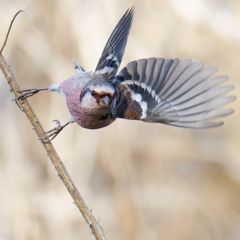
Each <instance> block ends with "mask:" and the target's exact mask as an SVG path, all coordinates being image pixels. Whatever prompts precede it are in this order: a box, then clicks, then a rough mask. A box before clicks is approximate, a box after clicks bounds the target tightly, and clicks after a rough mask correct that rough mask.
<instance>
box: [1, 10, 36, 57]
mask: <svg viewBox="0 0 240 240" xmlns="http://www.w3.org/2000/svg"><path fill="white" fill-rule="evenodd" d="M20 12H25V13H27V14H28V16H29V17H30V18H31V19H32V16H31V14H30V13H29V12H28V11H27V10H25V9H20V10H19V11H18V12H17V13H16V14H15V15H14V17H13V19H12V21H11V23H10V26H9V28H8V32H7V35H6V38H5V41H4V43H3V45H2V48H1V51H0V55H1V54H2V51H3V49H4V47H5V46H6V44H7V40H8V36H9V33H10V31H11V28H12V25H13V22H14V20H15V18H16V17H17V15H18V14H19V13H20Z"/></svg>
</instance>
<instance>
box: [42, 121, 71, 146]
mask: <svg viewBox="0 0 240 240" xmlns="http://www.w3.org/2000/svg"><path fill="white" fill-rule="evenodd" d="M53 122H56V124H57V126H56V127H55V128H52V129H50V130H49V131H47V132H45V135H46V136H45V137H43V138H39V140H41V141H47V142H51V141H52V140H53V139H54V138H55V137H56V136H57V135H58V134H59V133H60V132H61V131H62V130H63V128H65V127H66V126H67V125H68V124H69V123H70V122H67V123H66V124H64V125H61V124H60V121H58V120H53Z"/></svg>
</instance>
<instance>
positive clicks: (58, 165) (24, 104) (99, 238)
mask: <svg viewBox="0 0 240 240" xmlns="http://www.w3.org/2000/svg"><path fill="white" fill-rule="evenodd" d="M20 12H21V11H20ZM18 13H19V12H18ZM18 13H17V14H18ZM17 14H16V15H15V16H14V18H13V20H12V21H11V24H10V27H9V30H8V34H7V37H8V35H9V32H10V28H11V26H12V23H13V21H14V19H15V17H16V16H17ZM7 37H6V40H5V42H4V44H3V47H2V49H3V48H4V46H5V45H6V41H7ZM1 51H2V50H1ZM0 68H1V70H2V72H3V74H4V76H5V78H6V79H7V82H8V84H9V85H10V87H11V90H12V91H13V93H14V94H15V97H18V96H19V95H20V93H19V91H20V87H19V85H18V83H17V81H16V79H15V77H14V74H13V72H12V70H11V68H10V66H9V65H8V64H7V62H6V60H5V59H4V57H3V55H0ZM16 103H17V105H18V106H19V108H20V109H21V110H22V111H23V112H24V113H25V114H26V116H27V118H28V120H29V121H30V122H31V124H32V126H33V129H34V130H35V132H36V133H37V135H38V138H43V137H45V131H44V130H43V127H42V125H41V123H40V122H39V120H38V118H37V116H36V115H35V113H34V111H33V109H32V107H31V106H30V104H29V103H28V101H27V100H26V99H23V100H16ZM42 145H43V147H44V149H45V151H46V152H47V155H48V157H49V158H50V160H51V161H52V163H53V165H54V167H55V169H56V171H57V174H58V176H59V177H60V178H61V179H62V181H63V183H64V185H65V187H66V188H67V190H68V192H69V193H70V194H71V196H72V198H73V200H74V203H75V204H76V206H77V207H78V209H79V210H80V212H81V213H82V215H83V217H84V219H85V220H86V222H87V224H88V226H89V227H90V229H91V231H92V234H93V235H94V237H95V239H96V240H106V239H107V237H106V236H105V234H104V232H103V230H102V228H101V226H100V225H99V224H98V222H97V221H96V219H95V218H94V216H93V215H92V214H91V211H90V210H89V208H88V207H87V205H86V203H85V202H84V200H83V198H82V196H81V194H80V193H79V191H78V189H77V188H76V186H75V184H74V183H73V181H72V179H71V177H70V175H69V174H68V172H67V170H66V168H65V166H64V165H63V163H62V161H61V159H60V158H59V156H58V154H57V152H56V150H55V149H54V147H53V145H52V143H51V142H46V143H45V142H42Z"/></svg>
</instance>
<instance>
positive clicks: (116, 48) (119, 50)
mask: <svg viewBox="0 0 240 240" xmlns="http://www.w3.org/2000/svg"><path fill="white" fill-rule="evenodd" d="M133 15H134V7H132V8H130V9H128V10H127V11H126V13H125V14H124V15H123V16H122V18H121V19H120V21H119V22H118V24H117V26H116V27H115V29H114V30H113V32H112V34H111V36H110V38H109V39H108V41H107V44H106V46H105V48H104V50H103V52H102V55H101V57H100V59H99V62H98V65H97V67H96V70H95V74H102V75H104V76H105V77H106V79H107V80H111V79H113V78H114V77H115V75H116V73H117V70H118V68H119V66H120V64H121V61H122V57H123V54H124V50H125V47H126V44H127V39H128V35H129V32H130V28H131V25H132V21H133Z"/></svg>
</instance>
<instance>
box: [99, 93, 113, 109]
mask: <svg viewBox="0 0 240 240" xmlns="http://www.w3.org/2000/svg"><path fill="white" fill-rule="evenodd" d="M110 103H111V100H110V98H109V97H108V96H105V97H104V98H102V99H101V100H100V101H99V104H100V105H101V106H103V107H109V106H110Z"/></svg>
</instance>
